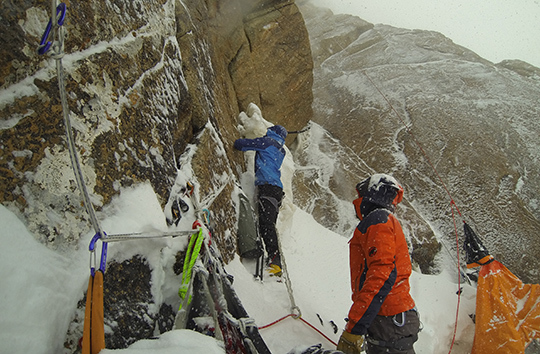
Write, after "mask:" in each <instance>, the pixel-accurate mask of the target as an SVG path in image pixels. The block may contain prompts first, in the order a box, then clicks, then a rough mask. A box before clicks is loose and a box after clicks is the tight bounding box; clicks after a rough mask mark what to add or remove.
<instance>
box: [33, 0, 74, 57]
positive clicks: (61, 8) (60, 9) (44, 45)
mask: <svg viewBox="0 0 540 354" xmlns="http://www.w3.org/2000/svg"><path fill="white" fill-rule="evenodd" d="M66 11H67V7H66V4H65V3H63V2H62V3H60V5H58V6H57V7H56V23H57V25H58V26H59V27H60V26H62V25H63V24H64V20H65V19H66ZM52 28H53V22H52V18H51V19H49V23H48V24H47V27H46V28H45V32H43V36H41V41H40V42H39V47H38V50H37V52H38V54H39V55H43V54H45V53H47V52H48V51H49V49H51V46H52V44H53V42H52V41H49V37H50V36H51V30H52Z"/></svg>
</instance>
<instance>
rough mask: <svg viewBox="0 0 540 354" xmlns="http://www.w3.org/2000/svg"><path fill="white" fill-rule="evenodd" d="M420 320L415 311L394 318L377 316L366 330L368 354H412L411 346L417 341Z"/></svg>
mask: <svg viewBox="0 0 540 354" xmlns="http://www.w3.org/2000/svg"><path fill="white" fill-rule="evenodd" d="M419 329H420V318H419V316H418V312H416V310H409V311H405V312H403V313H401V314H397V315H395V316H377V317H375V319H374V320H373V322H372V323H371V326H369V328H368V334H367V336H366V346H367V348H366V349H367V350H366V351H367V353H368V354H382V353H392V354H414V353H415V352H414V348H413V344H414V342H416V340H417V339H418V332H419Z"/></svg>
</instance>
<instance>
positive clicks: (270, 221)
mask: <svg viewBox="0 0 540 354" xmlns="http://www.w3.org/2000/svg"><path fill="white" fill-rule="evenodd" d="M257 196H258V205H259V234H260V235H261V237H262V239H263V241H264V245H265V248H266V252H267V253H268V261H269V263H272V264H276V265H278V266H279V267H281V256H280V254H279V246H278V238H277V232H276V221H277V218H278V214H279V208H280V206H281V200H282V199H283V189H282V188H281V187H278V186H274V185H271V184H264V185H260V186H257Z"/></svg>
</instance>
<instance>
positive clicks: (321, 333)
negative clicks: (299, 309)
mask: <svg viewBox="0 0 540 354" xmlns="http://www.w3.org/2000/svg"><path fill="white" fill-rule="evenodd" d="M287 317H293V318H294V319H298V318H299V319H300V320H302V322H304V323H305V324H307V325H308V326H309V327H311V328H312V329H313V330H315V331H316V332H317V333H319V334H320V335H321V336H323V337H324V338H325V339H326V340H327V341H329V342H330V343H332V344H333V345H335V346H336V347H337V343H335V342H334V341H333V340H332V339H330V338H328V336H326V335H325V334H324V333H323V332H321V331H320V330H319V329H318V328H316V327H315V326H313V325H312V324H311V323H309V322H308V321H306V320H304V319H303V318H302V316H298V317H294V315H293V314H292V313H291V314H288V315H287V316H283V317H281V318H280V319H279V320H276V321H274V322H272V323H269V324H267V325H265V326H261V327H258V329H259V330H261V329H265V328H268V327H271V326H273V325H275V324H276V323H279V322H281V321H283V320H284V319H286V318H287Z"/></svg>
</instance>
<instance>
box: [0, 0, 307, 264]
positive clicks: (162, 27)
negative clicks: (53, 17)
mask: <svg viewBox="0 0 540 354" xmlns="http://www.w3.org/2000/svg"><path fill="white" fill-rule="evenodd" d="M1 6H2V9H1V10H2V14H5V15H3V16H4V21H2V24H1V25H0V26H2V33H5V34H6V35H5V36H3V38H2V39H3V40H5V42H4V43H3V45H2V48H1V49H0V50H1V53H0V54H1V58H2V59H0V68H1V69H0V72H1V73H2V75H1V76H0V85H1V86H0V88H1V91H0V97H1V100H0V112H1V115H0V117H1V121H0V124H1V125H0V126H1V128H2V129H1V130H0V141H1V145H2V152H1V155H0V170H1V171H2V174H1V177H0V186H1V191H2V193H0V201H1V202H2V203H3V204H4V205H7V206H8V207H9V208H10V209H12V210H13V211H16V212H17V213H18V215H20V217H21V218H22V219H24V220H26V221H27V223H28V226H29V229H30V230H31V231H33V232H34V233H35V234H36V235H40V237H41V238H42V242H46V243H48V244H49V245H50V246H52V247H55V246H56V245H66V243H67V244H73V243H75V242H76V241H77V239H78V237H79V235H80V234H81V233H83V232H85V231H86V230H88V223H87V221H86V215H85V213H84V209H82V208H80V204H81V200H80V197H79V194H78V192H77V191H76V184H75V181H74V178H73V177H72V176H73V172H72V171H71V170H70V169H71V166H70V160H69V157H68V151H67V149H66V148H65V143H64V139H65V138H64V136H65V132H64V125H63V121H62V105H61V103H60V100H59V91H58V83H57V82H58V81H57V74H56V70H55V60H54V59H51V58H49V57H48V56H47V55H45V56H39V55H37V54H36V49H37V45H38V44H39V40H40V37H41V35H42V33H43V31H44V28H45V26H46V23H47V20H48V17H49V9H48V8H47V7H46V6H45V5H43V6H36V7H34V6H33V4H32V3H31V2H25V3H23V4H19V5H13V4H11V3H3V4H2V5H1ZM63 28H65V30H66V36H65V41H64V51H65V55H64V57H63V58H62V63H63V67H64V68H65V82H66V92H67V97H68V100H67V101H68V102H67V105H68V107H69V110H70V116H71V120H72V124H73V127H74V130H75V140H76V146H77V148H78V149H79V151H78V153H79V155H80V160H81V161H80V163H81V168H82V170H83V174H84V175H85V178H86V184H87V187H88V189H89V191H90V194H91V198H92V201H93V203H94V206H95V207H96V209H98V212H99V209H100V207H101V206H102V205H104V204H107V203H108V202H109V201H110V200H111V198H112V197H113V196H114V195H116V194H118V191H119V189H120V188H121V187H123V186H129V185H131V184H134V183H138V182H141V181H146V180H148V181H150V182H151V184H152V186H153V188H154V190H155V191H156V193H157V194H158V195H159V196H160V197H161V199H162V204H163V205H164V204H165V203H166V201H167V198H168V193H169V190H170V187H171V186H172V184H173V183H174V178H175V174H176V168H177V166H176V161H178V158H179V156H180V155H181V154H182V153H183V152H184V151H185V148H186V146H187V145H188V144H190V143H195V144H197V145H199V143H201V142H202V144H201V146H200V149H199V150H198V151H199V152H200V153H199V154H198V155H199V156H198V157H197V158H196V159H195V160H196V161H200V162H198V164H199V165H201V166H208V165H217V167H216V170H215V171H208V169H206V168H204V169H201V171H197V172H201V175H198V178H199V181H200V183H201V190H202V191H203V193H204V192H209V191H210V189H212V175H219V174H220V173H222V172H223V170H224V169H229V170H234V171H236V168H234V169H231V166H235V165H241V164H242V163H243V156H242V154H240V153H238V152H235V151H234V150H233V149H232V142H233V141H234V139H235V138H238V132H237V131H236V129H235V127H236V125H237V117H238V114H239V112H241V111H243V110H244V109H245V108H246V107H247V105H248V104H249V103H251V102H253V103H255V104H257V105H258V106H259V107H260V108H261V110H262V112H263V114H264V115H265V118H266V119H268V120H269V121H271V122H273V123H275V124H283V125H285V126H287V128H288V129H292V130H294V129H298V128H301V127H303V126H304V125H305V124H306V123H307V121H308V120H309V119H310V118H311V101H312V91H311V85H312V61H311V52H310V47H309V40H308V35H307V32H306V29H305V26H304V22H303V18H302V15H301V14H300V12H299V11H298V8H297V7H296V5H295V4H294V2H292V1H268V0H266V1H263V0H261V1H247V0H236V1H230V2H227V3H226V4H223V3H222V2H219V1H203V2H201V1H174V0H170V1H165V0H161V1H153V2H152V3H151V4H150V3H148V4H146V3H145V4H142V3H139V2H132V1H122V0H116V1H112V2H106V3H103V2H74V3H73V4H71V3H69V4H68V6H67V16H66V22H65V24H64V26H63ZM207 124H210V125H211V126H213V127H214V129H215V130H216V131H217V135H216V136H213V137H210V136H206V134H207V133H206V130H205V127H206V126H207ZM200 133H202V135H200ZM197 136H198V139H197V140H196V139H195V137H197ZM216 138H217V139H220V140H222V142H223V144H224V146H225V151H226V152H227V155H228V156H227V159H226V160H225V161H223V160H219V161H210V160H212V159H214V158H215V156H214V154H211V153H209V152H211V151H213V150H214V147H215V145H213V144H216V143H217V142H216V141H212V139H216ZM213 162H215V163H213ZM220 166H221V167H220ZM203 172H204V173H203ZM233 174H234V173H233ZM229 189H230V188H229ZM232 222H234V220H228V221H227V223H228V224H227V226H230V225H232V224H231V223H232ZM226 253H228V252H226ZM228 256H230V254H228Z"/></svg>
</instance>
